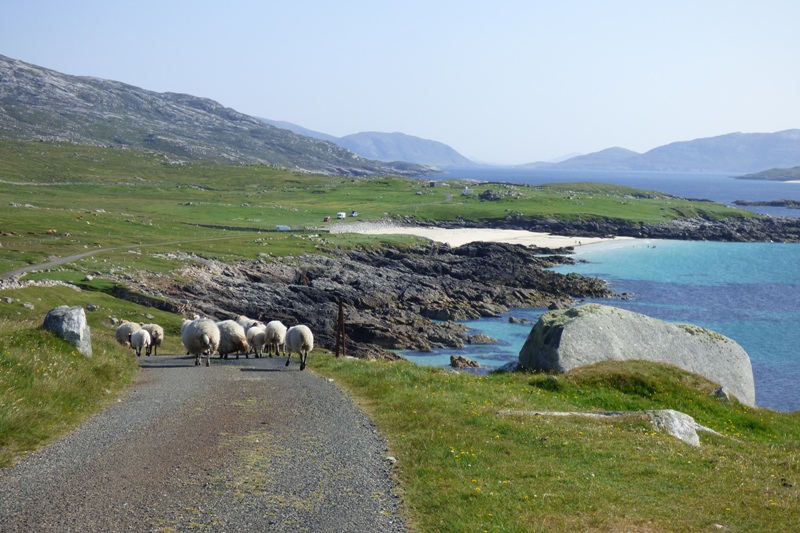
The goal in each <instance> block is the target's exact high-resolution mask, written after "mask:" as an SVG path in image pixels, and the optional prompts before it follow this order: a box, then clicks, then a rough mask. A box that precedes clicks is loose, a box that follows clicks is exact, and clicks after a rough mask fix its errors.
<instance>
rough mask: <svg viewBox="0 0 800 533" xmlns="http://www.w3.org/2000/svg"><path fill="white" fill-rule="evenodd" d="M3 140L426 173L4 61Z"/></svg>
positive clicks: (240, 118) (218, 112) (325, 169)
mask: <svg viewBox="0 0 800 533" xmlns="http://www.w3.org/2000/svg"><path fill="white" fill-rule="evenodd" d="M0 137H5V138H9V139H21V140H35V139H46V140H59V141H68V142H72V143H77V144H84V145H98V146H118V147H130V148H137V149H145V150H149V151H155V152H160V153H164V154H169V155H172V156H174V157H176V158H180V159H190V160H200V159H207V160H215V161H222V162H227V163H239V164H263V165H273V166H277V167H282V168H288V169H296V170H300V171H307V172H316V173H323V174H330V175H382V174H399V175H421V174H424V173H425V172H426V171H427V170H428V169H426V168H424V167H422V166H419V165H413V164H407V163H404V164H387V163H382V162H377V161H370V160H367V159H364V158H362V157H360V156H357V155H355V154H353V153H352V152H350V151H348V150H345V149H343V148H341V147H339V146H336V145H335V144H332V143H330V142H326V141H322V140H317V139H312V138H309V137H305V136H301V135H297V134H295V133H292V132H290V131H287V130H285V129H279V128H276V127H274V126H271V125H269V124H265V123H264V122H263V121H261V120H259V119H257V118H254V117H251V116H248V115H245V114H243V113H239V112H238V111H236V110H234V109H231V108H228V107H224V106H223V105H221V104H219V103H218V102H215V101H213V100H210V99H207V98H199V97H196V96H191V95H188V94H177V93H156V92H153V91H147V90H145V89H141V88H138V87H134V86H132V85H127V84H125V83H120V82H117V81H110V80H104V79H100V78H94V77H85V76H70V75H67V74H62V73H59V72H55V71H53V70H48V69H45V68H42V67H38V66H35V65H31V64H28V63H24V62H22V61H17V60H14V59H11V58H8V57H5V56H1V55H0Z"/></svg>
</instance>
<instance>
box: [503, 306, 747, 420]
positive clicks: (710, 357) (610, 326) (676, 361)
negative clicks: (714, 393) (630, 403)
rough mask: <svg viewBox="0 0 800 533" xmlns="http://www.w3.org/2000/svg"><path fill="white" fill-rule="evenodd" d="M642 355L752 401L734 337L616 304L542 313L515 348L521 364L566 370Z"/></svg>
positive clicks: (744, 356) (744, 355)
mask: <svg viewBox="0 0 800 533" xmlns="http://www.w3.org/2000/svg"><path fill="white" fill-rule="evenodd" d="M624 360H644V361H654V362H661V363H667V364H671V365H674V366H677V367H680V368H682V369H684V370H687V371H689V372H693V373H695V374H699V375H701V376H704V377H706V378H708V379H710V380H712V381H714V382H716V383H719V384H720V385H722V386H724V387H725V389H727V390H729V391H730V392H731V393H732V394H733V395H734V396H736V397H737V398H738V399H739V401H740V402H742V403H744V404H746V405H750V406H754V405H755V385H754V382H753V370H752V367H751V366H750V358H749V357H748V355H747V353H746V352H745V351H744V350H743V349H742V348H741V346H739V345H738V344H737V343H736V342H735V341H733V340H731V339H729V338H727V337H725V336H723V335H720V334H719V333H715V332H713V331H709V330H706V329H703V328H699V327H696V326H690V325H686V324H672V323H669V322H664V321H662V320H657V319H654V318H651V317H648V316H645V315H642V314H638V313H633V312H631V311H627V310H624V309H619V308H616V307H610V306H603V305H598V304H588V305H582V306H579V307H575V308H573V309H569V310H566V311H552V312H549V313H545V314H544V315H542V317H541V318H540V319H539V321H538V322H537V323H536V324H535V325H534V327H533V329H532V330H531V333H530V335H529V336H528V339H527V341H526V342H525V344H524V346H523V347H522V350H521V351H520V353H519V362H520V365H521V366H523V367H525V368H530V369H535V370H545V371H551V372H567V371H569V370H571V369H573V368H576V367H579V366H584V365H590V364H593V363H597V362H600V361H624Z"/></svg>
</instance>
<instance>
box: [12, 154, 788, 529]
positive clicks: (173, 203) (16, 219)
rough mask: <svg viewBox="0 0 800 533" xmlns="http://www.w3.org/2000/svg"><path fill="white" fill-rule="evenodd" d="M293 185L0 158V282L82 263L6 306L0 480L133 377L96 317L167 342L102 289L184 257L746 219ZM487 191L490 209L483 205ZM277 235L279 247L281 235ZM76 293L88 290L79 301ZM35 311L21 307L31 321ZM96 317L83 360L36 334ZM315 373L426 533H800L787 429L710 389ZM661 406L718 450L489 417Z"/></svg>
mask: <svg viewBox="0 0 800 533" xmlns="http://www.w3.org/2000/svg"><path fill="white" fill-rule="evenodd" d="M465 185H466V184H465V183H464V182H459V181H451V182H447V183H446V184H445V186H440V187H428V184H427V182H425V181H419V180H412V179H400V178H393V177H385V178H379V179H357V178H342V177H326V176H313V175H304V174H299V173H294V172H287V171H283V170H278V169H274V168H270V167H258V166H223V165H218V164H210V163H208V164H206V163H189V162H182V161H177V160H174V159H172V160H170V159H168V158H166V157H164V156H160V155H156V154H148V153H142V152H135V151H131V150H122V149H109V148H97V147H83V146H74V145H69V144H52V143H43V142H41V143H38V142H31V143H19V142H9V141H0V186H1V187H2V197H1V200H2V201H0V232H2V235H0V245H2V246H1V247H0V272H7V271H10V270H12V269H15V268H19V267H22V266H27V265H40V264H42V263H44V262H46V261H49V260H52V259H56V258H58V257H67V256H73V255H76V254H81V253H88V252H95V253H93V254H91V255H86V256H85V257H82V258H80V259H77V260H74V261H72V262H70V263H69V264H66V265H63V266H58V267H53V268H45V269H40V270H39V271H38V272H33V273H30V274H27V276H26V279H39V280H41V279H53V280H60V281H66V282H70V283H78V282H80V283H82V284H85V285H86V286H87V288H88V289H89V290H83V291H80V292H79V291H75V290H73V289H71V288H69V287H63V286H58V287H29V288H25V289H18V290H0V466H3V465H8V464H10V463H12V462H13V461H15V460H16V459H17V458H19V457H20V456H22V455H24V454H25V453H27V452H29V451H30V450H32V449H35V448H37V447H39V446H41V445H43V444H46V443H47V442H51V441H52V440H54V439H57V438H58V437H59V436H61V435H63V434H64V433H65V432H67V431H69V430H70V428H73V427H75V426H76V425H77V424H80V423H81V422H82V421H83V420H85V419H86V418H87V417H88V416H90V415H91V414H92V413H93V412H96V411H97V410H98V409H101V408H102V407H103V406H104V405H107V404H108V403H109V402H111V401H114V399H115V398H116V397H117V396H118V395H119V394H120V393H121V392H122V391H124V390H125V387H126V386H127V385H128V384H129V383H130V382H131V380H132V379H133V378H134V377H135V375H136V370H137V365H136V361H135V358H133V357H132V356H131V354H130V352H129V351H127V350H126V349H125V348H123V347H121V346H119V345H117V344H116V343H115V342H114V340H113V332H114V326H113V324H112V322H111V321H110V318H109V317H115V318H120V319H122V318H125V319H129V320H135V321H140V322H141V321H144V317H145V314H147V313H149V314H152V315H154V316H155V318H154V319H152V320H153V321H155V322H158V323H160V324H162V325H163V326H165V329H166V331H167V345H166V348H165V350H164V351H165V352H167V353H178V352H179V351H180V350H181V347H180V342H179V340H178V332H179V326H180V321H181V318H182V317H180V316H177V315H174V314H170V313H166V312H162V311H158V310H155V309H150V308H144V307H141V306H138V305H135V304H132V303H130V302H126V301H124V300H120V299H117V298H114V297H113V296H112V294H113V289H114V282H112V281H110V280H108V279H107V278H106V277H105V275H107V274H108V273H111V272H117V273H120V272H122V273H129V274H133V273H135V272H137V271H141V270H147V271H152V272H158V273H161V274H163V275H167V276H169V275H172V273H173V272H175V271H177V270H178V269H179V268H180V267H181V266H182V265H183V262H184V261H186V260H187V259H178V258H176V257H175V256H174V255H169V254H170V253H172V252H185V253H187V254H194V256H196V257H198V258H214V259H220V260H223V261H236V260H254V259H258V258H261V259H265V260H269V259H270V258H271V257H284V256H294V255H297V254H300V253H303V252H310V251H315V252H320V253H325V252H326V251H329V250H331V249H334V248H345V249H347V248H352V247H357V246H380V245H381V244H382V243H386V242H390V243H392V244H397V245H402V244H404V243H407V242H412V241H414V240H415V239H414V238H411V237H404V236H394V237H372V236H370V237H368V236H361V235H355V234H335V235H334V234H328V233H327V231H326V228H327V227H328V226H330V225H331V224H336V223H339V222H338V221H336V220H335V219H334V220H333V221H332V222H330V223H325V222H323V218H324V217H325V216H335V214H336V213H337V212H339V211H345V212H348V213H349V212H350V211H351V210H357V211H359V213H360V217H361V218H362V219H376V218H385V217H412V218H413V219H416V220H419V221H425V222H435V221H442V220H458V219H466V220H474V221H493V220H501V219H503V218H505V217H507V216H509V215H514V216H521V217H530V218H537V217H548V218H562V219H563V218H567V219H572V218H600V219H620V220H626V221H631V222H645V223H646V222H659V221H664V220H669V219H672V218H676V217H685V216H698V215H702V216H707V217H711V218H726V217H749V216H753V215H752V214H751V213H750V212H749V211H744V210H735V209H731V208H727V207H724V206H719V205H715V204H711V203H708V202H690V201H686V200H679V199H674V198H667V197H665V196H663V195H660V194H657V193H645V192H643V191H637V190H634V189H630V188H626V187H616V186H607V185H599V184H588V183H575V184H558V185H547V186H540V187H525V186H517V185H503V184H481V185H475V184H469V188H471V189H472V190H473V193H472V194H467V195H464V194H462V193H463V191H464V187H465ZM487 189H492V190H493V191H495V192H496V193H497V194H499V195H501V199H500V200H499V201H481V200H480V198H479V195H480V194H481V193H483V192H484V191H486V190H487ZM277 225H289V226H291V228H292V230H291V231H288V232H275V231H274V228H275V226H277ZM86 274H93V275H94V276H95V279H94V280H92V281H91V282H84V281H83V280H84V278H85V275H86ZM25 303H28V304H31V305H30V306H32V307H33V309H30V306H27V307H26V306H24V305H23V304H25ZM90 303H92V304H95V305H98V306H100V310H99V311H94V312H89V313H88V317H89V321H90V326H91V327H92V338H93V345H94V352H95V355H94V357H93V358H92V359H87V358H84V357H83V356H81V355H79V354H77V352H76V351H75V350H74V349H72V347H71V346H70V345H68V344H66V343H65V342H63V341H61V340H60V339H57V338H55V337H54V336H53V335H52V334H50V333H48V332H46V331H44V330H43V329H42V328H41V327H40V326H41V323H42V320H43V318H44V315H45V313H46V312H47V310H49V309H50V308H52V307H55V306H57V305H61V304H68V305H82V306H86V305H88V304H90ZM310 369H311V370H312V371H314V372H317V373H319V374H321V375H324V376H327V377H331V378H333V379H334V380H336V381H337V382H338V383H340V384H341V385H343V386H344V387H346V388H347V389H348V390H350V391H351V393H352V394H353V395H354V397H355V398H357V401H359V402H360V403H361V404H362V405H363V406H364V408H365V409H366V410H367V411H368V412H369V413H370V414H371V416H372V418H373V419H374V420H375V421H376V423H377V424H378V426H379V428H380V430H381V431H382V432H383V434H384V435H386V437H387V439H388V441H389V444H390V447H391V453H392V454H394V455H395V456H396V457H397V459H398V461H397V473H398V477H399V479H400V480H401V481H402V485H403V491H404V502H405V506H406V507H407V509H408V511H409V513H410V517H409V518H410V523H411V525H412V526H413V527H414V529H415V530H419V531H643V532H644V531H698V530H718V529H719V530H730V531H790V530H792V529H793V528H795V527H796V525H797V524H798V523H800V491H798V483H800V476H798V452H800V449H799V448H800V445H799V444H798V443H800V429H799V428H800V424H798V422H800V419H799V418H798V416H799V415H798V414H797V413H775V412H771V411H766V410H762V409H750V408H746V407H742V406H739V405H725V404H722V403H720V402H719V401H718V400H715V399H713V398H711V397H710V396H709V394H708V392H709V391H710V390H711V388H712V385H711V384H710V383H708V382H706V381H704V380H702V379H699V378H697V377H695V376H690V375H687V374H684V373H682V372H678V371H676V370H675V369H671V368H665V367H660V366H657V365H630V366H627V365H626V366H625V367H624V368H622V367H619V366H615V365H599V366H596V367H592V368H588V369H583V370H580V371H575V372H572V373H570V374H569V375H565V376H562V377H559V379H558V380H557V381H553V380H550V379H547V377H546V376H543V375H537V374H525V373H514V374H507V375H489V376H486V377H476V376H472V375H468V374H459V375H455V374H448V373H443V372H441V371H439V370H435V369H428V368H420V367H416V366H414V365H412V364H409V363H405V362H400V363H387V362H363V361H350V360H340V359H335V358H333V357H332V356H331V355H330V354H329V353H327V352H326V351H325V350H324V349H318V350H317V351H315V353H314V354H313V355H312V358H311V359H310ZM651 408H673V409H677V410H681V411H683V412H686V413H687V414H690V415H691V416H693V417H695V419H696V420H697V421H698V422H699V423H701V424H704V425H706V426H709V427H711V428H712V429H715V430H717V431H719V432H720V433H722V434H723V436H722V437H717V436H702V437H701V439H702V445H701V447H699V448H693V447H690V446H688V445H685V444H683V443H682V442H680V441H678V440H676V439H674V438H672V437H669V436H667V435H665V434H662V433H658V432H656V431H654V430H653V429H652V428H651V427H650V425H649V423H647V422H645V421H644V420H642V419H640V418H637V417H630V418H623V419H616V420H614V421H606V422H598V421H587V420H584V419H572V418H565V419H555V418H554V419H550V418H541V417H538V418H537V417H526V416H515V417H501V416H498V415H497V412H498V411H500V410H502V409H519V410H530V409H536V410H549V409H552V410H617V409H619V410H639V409H651Z"/></svg>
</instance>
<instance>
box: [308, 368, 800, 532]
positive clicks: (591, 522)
mask: <svg viewBox="0 0 800 533" xmlns="http://www.w3.org/2000/svg"><path fill="white" fill-rule="evenodd" d="M312 368H313V370H314V371H315V372H317V373H320V374H322V375H323V376H326V377H329V378H333V379H335V380H336V381H337V382H338V383H340V384H341V385H343V386H344V387H345V388H347V389H348V390H349V391H350V392H351V394H353V395H355V397H356V398H357V399H358V401H359V402H360V403H361V404H362V405H363V406H364V408H365V409H366V410H367V411H368V412H369V413H370V415H371V416H372V418H373V419H374V420H376V422H377V424H378V426H379V427H380V428H381V430H382V431H383V432H384V434H386V435H387V438H388V440H389V443H390V447H391V453H392V454H393V455H395V456H397V458H398V462H397V472H398V476H399V478H400V480H401V482H402V486H403V490H404V492H405V496H406V498H405V499H406V502H407V504H408V507H409V511H410V513H411V520H412V524H413V525H414V527H415V529H417V530H419V531H697V530H705V529H714V528H715V527H718V526H719V527H721V528H725V529H729V530H733V531H781V530H784V531H788V530H791V529H793V528H794V527H795V526H796V524H797V523H800V505H798V503H800V490H798V483H800V464H798V451H800V445H798V442H800V426H798V422H799V421H800V415H798V413H790V414H787V413H776V412H771V411H766V410H762V409H750V408H747V407H743V406H741V405H738V404H735V405H726V404H723V403H721V402H720V401H719V400H716V399H714V398H713V397H711V396H710V395H709V392H710V391H711V390H713V384H711V383H710V382H707V381H705V380H704V379H702V378H699V377H697V376H694V375H690V374H686V373H684V372H682V371H680V370H678V369H675V368H672V367H668V366H665V365H654V364H647V363H641V364H633V365H623V364H620V363H607V364H599V365H595V366H592V367H587V368H584V369H581V370H579V371H573V372H572V373H570V374H568V375H564V376H561V377H559V378H558V379H557V380H553V379H550V378H548V377H547V376H544V375H539V374H530V373H513V374H492V375H489V376H485V377H477V376H474V375H470V374H452V373H445V372H443V371H441V370H439V369H431V368H424V367H418V366H415V365H413V364H410V363H402V362H401V363H386V362H363V361H352V360H342V359H335V358H333V357H316V358H315V359H314V364H313V365H312ZM654 408H673V409H676V410H681V411H683V412H686V413H688V414H690V415H692V416H693V417H695V419H696V420H697V421H698V422H700V423H702V424H704V425H706V426H709V427H711V428H713V429H715V430H717V431H718V432H720V433H722V434H723V436H721V437H717V436H711V435H705V434H702V435H701V441H702V445H701V446H700V447H697V448H694V447H691V446H689V445H687V444H684V443H683V442H681V441H679V440H677V439H675V438H673V437H670V436H668V435H666V434H663V433H659V432H656V431H655V430H654V429H653V428H652V427H651V426H650V424H649V423H648V422H646V421H644V420H643V419H642V418H641V417H635V416H631V417H624V418H621V419H614V420H608V421H605V420H600V421H598V420H587V419H582V418H556V417H553V418H549V417H534V416H510V417H508V416H503V417H501V416H498V415H497V413H498V411H500V410H503V409H511V410H557V411H591V410H642V409H654ZM717 525H718V526H717Z"/></svg>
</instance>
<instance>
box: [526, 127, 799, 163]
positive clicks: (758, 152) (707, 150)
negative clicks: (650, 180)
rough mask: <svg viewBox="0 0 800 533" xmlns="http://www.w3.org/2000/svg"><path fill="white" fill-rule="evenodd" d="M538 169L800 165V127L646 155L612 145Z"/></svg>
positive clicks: (677, 145) (700, 141)
mask: <svg viewBox="0 0 800 533" xmlns="http://www.w3.org/2000/svg"><path fill="white" fill-rule="evenodd" d="M526 166H535V167H537V168H569V169H586V170H645V171H675V172H735V173H742V172H758V171H762V170H765V169H770V168H774V167H793V166H800V129H792V130H785V131H779V132H775V133H729V134H726V135H720V136H716V137H705V138H701V139H694V140H691V141H680V142H674V143H670V144H666V145H664V146H659V147H657V148H653V149H652V150H650V151H648V152H645V153H643V154H640V153H637V152H633V151H630V150H625V149H623V148H609V149H606V150H601V151H600V152H594V153H591V154H587V155H582V156H578V157H573V158H571V159H567V160H566V161H563V162H561V163H556V164H544V165H543V164H541V163H532V164H530V165H526Z"/></svg>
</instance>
